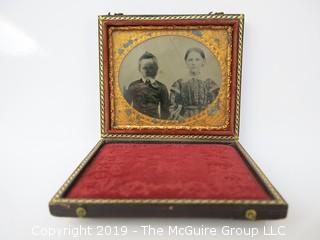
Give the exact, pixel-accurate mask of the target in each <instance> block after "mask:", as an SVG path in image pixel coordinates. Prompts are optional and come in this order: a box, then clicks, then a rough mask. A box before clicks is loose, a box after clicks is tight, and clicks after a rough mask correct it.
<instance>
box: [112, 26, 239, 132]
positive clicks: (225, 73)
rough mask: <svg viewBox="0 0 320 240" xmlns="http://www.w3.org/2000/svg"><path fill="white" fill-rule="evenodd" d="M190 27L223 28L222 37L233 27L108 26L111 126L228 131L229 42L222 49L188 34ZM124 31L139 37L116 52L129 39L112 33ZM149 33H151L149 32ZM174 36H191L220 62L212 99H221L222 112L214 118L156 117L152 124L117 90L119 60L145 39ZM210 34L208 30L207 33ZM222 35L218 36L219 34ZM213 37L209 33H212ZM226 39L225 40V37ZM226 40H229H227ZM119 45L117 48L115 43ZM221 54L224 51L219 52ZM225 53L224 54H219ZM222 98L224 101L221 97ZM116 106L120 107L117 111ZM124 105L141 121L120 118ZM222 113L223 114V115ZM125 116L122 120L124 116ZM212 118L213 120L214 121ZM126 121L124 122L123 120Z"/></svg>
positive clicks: (207, 29)
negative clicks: (216, 90)
mask: <svg viewBox="0 0 320 240" xmlns="http://www.w3.org/2000/svg"><path fill="white" fill-rule="evenodd" d="M141 30H145V31H146V32H143V31H141ZM192 30H200V31H203V32H204V33H205V35H206V34H208V31H216V30H217V31H221V30H223V31H225V32H224V34H226V36H225V38H227V36H229V34H232V27H231V26H211V25H210V26H207V25H198V26H192V25H188V26H171V25H170V26H120V27H119V26H117V27H113V26H111V27H109V29H108V36H109V45H108V49H110V52H111V53H110V54H109V57H108V62H109V79H108V82H109V89H110V91H109V94H108V95H109V96H108V97H109V98H110V111H108V112H109V113H110V121H111V126H112V129H119V130H126V129H128V130H131V129H136V130H149V129H152V130H154V129H157V130H159V129H168V130H170V129H171V130H177V129H179V130H189V131H192V130H204V131H205V130H228V127H229V125H230V116H229V115H230V100H231V91H230V86H231V84H232V83H231V62H232V61H231V59H232V48H233V46H232V43H226V46H224V47H225V49H224V48H223V51H221V49H219V47H216V46H214V44H212V43H210V42H209V41H208V39H210V38H208V37H207V38H206V39H203V37H198V36H195V35H194V34H192V33H191V31H192ZM120 31H121V32H124V34H126V33H127V32H131V33H133V32H134V33H135V34H134V37H135V38H138V39H139V40H137V41H135V43H133V44H131V45H130V46H128V47H126V48H124V50H123V51H124V52H123V53H121V54H120V53H118V51H114V49H115V48H116V49H118V48H119V47H120V46H119V45H121V46H122V45H123V44H124V42H122V41H128V39H121V40H120V39H114V37H113V36H112V35H113V34H114V33H116V34H117V33H118V34H119V32H120ZM151 32H152V35H151ZM172 34H174V35H176V36H182V37H186V38H189V39H193V40H195V41H197V42H199V43H201V44H202V45H203V46H205V47H206V48H207V49H208V50H209V51H210V52H211V53H212V54H213V55H214V56H215V57H216V59H217V61H218V62H219V65H220V69H221V86H220V91H219V95H218V97H217V99H216V100H215V102H216V101H217V100H218V99H220V101H221V102H220V103H221V104H220V108H221V110H222V111H219V112H218V113H216V114H215V115H214V116H213V117H208V116H207V117H206V119H203V115H204V113H202V114H199V115H196V116H193V117H190V118H188V119H187V120H186V121H185V122H183V123H180V122H178V123H177V122H174V121H172V120H163V119H159V120H157V123H155V124H154V123H151V122H153V118H151V117H149V116H145V115H143V114H140V113H139V112H138V111H137V110H135V109H134V108H131V106H130V105H129V104H128V103H127V101H126V100H125V99H124V98H123V95H122V93H121V90H120V86H119V71H120V66H121V62H122V61H123V60H124V59H125V58H126V56H127V55H128V54H129V53H130V52H131V51H132V50H133V49H134V48H135V47H137V46H139V45H140V44H142V43H143V42H144V41H147V40H150V39H153V38H157V37H160V36H168V35H172ZM209 34H210V33H209ZM220 36H221V35H220ZM211 37H212V36H211ZM225 40H226V39H225ZM226 41H228V40H226ZM117 44H118V46H117V47H116V45H117ZM222 53H223V54H222ZM222 55H224V56H222ZM220 95H223V96H224V97H221V98H220ZM222 99H224V100H222ZM123 100H124V101H123ZM215 102H212V103H211V105H210V106H211V107H212V106H213V105H214V104H215ZM119 108H120V109H121V110H119ZM124 108H126V109H127V108H131V110H132V115H139V122H142V124H137V122H132V123H131V122H130V121H128V118H127V116H125V117H124V116H123V117H122V119H121V117H119V115H121V112H123V111H124ZM223 112H224V114H222V113H223ZM123 118H125V119H123ZM212 118H214V119H215V120H213V119H212ZM220 118H223V121H221V120H220V121H219V122H220V123H219V124H215V122H216V120H217V119H220ZM119 120H120V122H122V124H120V126H119V125H118V122H119ZM123 121H127V122H123ZM199 122H202V124H199Z"/></svg>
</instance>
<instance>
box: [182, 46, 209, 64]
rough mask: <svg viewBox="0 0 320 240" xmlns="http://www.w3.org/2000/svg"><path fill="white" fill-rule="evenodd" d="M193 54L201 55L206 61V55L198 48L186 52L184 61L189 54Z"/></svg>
mask: <svg viewBox="0 0 320 240" xmlns="http://www.w3.org/2000/svg"><path fill="white" fill-rule="evenodd" d="M191 52H197V53H199V54H200V56H201V57H202V58H203V59H204V60H205V59H206V55H205V54H204V51H203V50H202V49H201V48H197V47H194V48H189V49H188V50H187V52H186V54H185V55H184V60H185V61H186V60H187V58H188V56H189V54H190V53H191Z"/></svg>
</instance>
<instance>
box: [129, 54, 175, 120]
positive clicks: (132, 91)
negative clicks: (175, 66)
mask: <svg viewBox="0 0 320 240" xmlns="http://www.w3.org/2000/svg"><path fill="white" fill-rule="evenodd" d="M158 69H159V67H158V60H157V58H156V57H155V56H154V55H153V54H152V53H150V52H145V53H144V54H143V55H142V56H141V57H140V58H139V72H140V74H141V78H140V79H138V80H135V81H133V82H132V83H131V84H130V85H129V87H128V90H127V91H126V93H125V98H126V100H127V101H128V102H129V104H131V105H132V106H133V107H134V108H135V109H136V110H138V111H139V112H141V113H143V114H145V115H148V116H150V117H153V118H160V119H167V118H168V116H169V94H168V89H167V87H166V86H165V85H164V84H163V83H161V82H160V81H158V80H157V79H156V76H157V73H158Z"/></svg>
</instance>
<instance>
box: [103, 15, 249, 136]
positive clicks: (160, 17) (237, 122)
mask: <svg viewBox="0 0 320 240" xmlns="http://www.w3.org/2000/svg"><path fill="white" fill-rule="evenodd" d="M192 19H198V20H200V19H229V20H230V19H238V20H239V35H238V53H237V73H236V75H237V76H236V80H237V86H236V107H235V111H236V113H235V126H234V127H235V129H234V130H235V134H234V135H233V136H214V135H192V134H190V135H161V137H162V138H164V139H172V138H179V139H193V140H203V139H212V140H221V139H224V140H238V139H239V125H240V92H241V91H240V90H241V67H242V49H243V47H242V46H243V25H244V15H243V14H222V13H215V14H211V13H210V14H199V15H157V16H146V15H106V16H99V18H98V21H99V83H100V84H99V85H100V129H101V137H102V138H114V137H132V138H134V139H138V138H142V139H150V138H155V137H158V136H159V135H152V134H110V133H107V131H106V129H105V116H106V113H105V96H104V93H105V86H104V64H103V59H104V56H103V54H104V53H103V41H104V39H103V21H105V20H192Z"/></svg>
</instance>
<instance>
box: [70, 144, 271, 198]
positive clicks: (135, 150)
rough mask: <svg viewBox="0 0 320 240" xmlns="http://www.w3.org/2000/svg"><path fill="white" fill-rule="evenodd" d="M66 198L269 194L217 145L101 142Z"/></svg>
mask: <svg viewBox="0 0 320 240" xmlns="http://www.w3.org/2000/svg"><path fill="white" fill-rule="evenodd" d="M66 197H67V198H161V199H163V198H168V199H169V198H188V199H259V200H262V199H263V200H268V199H270V196H269V195H268V193H267V192H266V191H265V190H264V189H263V187H262V186H261V185H260V184H259V182H258V181H257V179H256V178H255V177H254V175H253V174H252V173H251V171H250V170H249V168H248V166H247V165H246V163H245V162H244V161H243V159H242V158H241V156H240V154H239V153H238V151H237V150H236V149H235V148H233V147H232V146H229V145H223V144H194V143H192V144H167V143H159V144H156V143H109V144H105V145H104V146H103V147H102V148H101V149H100V151H99V152H98V153H97V155H96V156H95V158H94V159H93V160H92V162H91V163H90V164H89V165H88V166H87V167H86V169H85V170H84V171H83V173H82V174H81V176H80V177H79V179H78V180H77V181H76V182H75V184H74V185H73V187H72V188H71V189H70V191H69V192H68V193H67V195H66Z"/></svg>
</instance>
